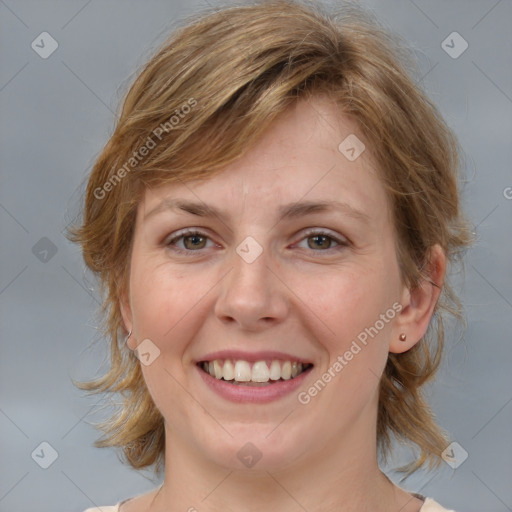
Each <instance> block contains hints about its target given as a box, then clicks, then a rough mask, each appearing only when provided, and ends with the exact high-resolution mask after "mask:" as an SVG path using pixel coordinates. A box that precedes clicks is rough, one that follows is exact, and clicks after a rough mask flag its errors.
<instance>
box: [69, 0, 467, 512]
mask: <svg viewBox="0 0 512 512" xmlns="http://www.w3.org/2000/svg"><path fill="white" fill-rule="evenodd" d="M400 54H401V52H400V50H399V47H398V46H397V44H396V43H395V42H394V40H393V38H392V37H391V36H390V35H389V34H387V33H386V32H385V31H384V30H382V29H381V28H380V27H379V26H378V24H377V23H376V22H375V21H373V20H372V19H371V18H370V17H369V16H368V15H367V14H365V13H363V12H361V11H360V10H354V9H344V10H343V12H342V13H341V15H340V16H334V15H329V14H328V13H325V12H323V11H321V10H320V9H319V8H318V7H315V6H313V5H312V4H310V3H307V4H302V3H300V2H282V1H271V2H259V3H256V4H253V5H251V6H245V7H233V8H227V9H223V10H219V11H213V10H212V11H210V12H208V13H206V14H202V15H201V16H199V17H198V18H197V19H194V20H192V21H191V22H190V23H189V24H188V25H187V26H186V27H184V28H182V29H180V30H178V31H177V32H176V33H175V34H174V35H173V36H172V37H171V38H170V39H169V40H168V41H167V42H166V43H165V44H164V45H163V46H162V48H160V49H159V51H158V52H157V53H156V55H155V56H154V57H153V58H152V59H151V60H150V61H149V62H148V64H147V65H146V66H145V67H144V69H143V70H142V71H141V73H140V74H139V76H138V78H137V79H136V81H135V82H134V84H133V85H132V87H131V88H130V90H129V92H128V94H127V97H126V99H125V102H124V105H123V109H122V113H121V116H120V119H119V121H118V124H117V127H116V129H115V131H114V134H113V135H112V137H111V139H110V140H109V141H108V143H107V145H106V147H105V148H104V150H103V152H102V153H101V155H100V156H99V158H98V160H97V162H96V164H95V166H94V168H93V171H92V174H91V176H90V179H89V184H88V190H87V195H86V198H85V210H84V219H83V223H82V225H81V226H77V227H76V228H74V229H73V230H72V232H71V234H70V236H71V238H72V239H73V240H74V241H76V242H79V243H80V244H81V245H82V249H83V254H84V258H85V261H86V264H87V265H88V266H89V268H90V269H92V270H93V271H94V272H95V273H97V275H98V276H99V277H100V279H101V282H102V283H103V285H104V287H105V291H106V292H107V293H106V298H105V302H104V311H105V318H106V324H105V334H106V335H107V336H108V337H109V338H110V339H111V363H112V364H111V369H110V371H109V372H108V373H107V374H106V375H104V376H103V377H101V378H99V379H97V380H95V381H92V382H89V383H81V384H79V385H80V386H81V387H82V388H83V389H88V390H91V391H95V392H110V393H113V392H121V397H122V400H123V403H122V407H121V409H120V410H119V413H118V414H117V415H116V416H114V417H113V418H112V419H111V420H110V421H108V422H106V423H105V424H103V425H101V428H102V429H103V431H104V433H105V435H104V437H103V439H102V440H100V442H98V446H117V447H121V448H122V450H123V454H124V456H125V458H126V461H127V462H128V463H129V464H130V465H131V466H132V467H134V468H136V469H142V468H145V467H150V466H153V465H155V466H156V470H157V471H161V470H162V469H164V471H163V473H164V475H163V485H162V486H161V487H159V488H158V489H155V490H153V491H152V492H150V493H148V494H145V495H141V496H135V497H132V498H130V499H127V500H125V501H123V502H122V503H119V504H117V505H116V506H114V507H102V509H101V510H107V509H108V510H112V511H120V512H138V511H150V512H159V511H163V510H166V511H174V510H176V511H177V510H189V511H193V510H199V511H203V510H204V511H217V510H237V511H243V510H264V509H272V510H281V511H292V510H301V509H302V510H308V511H310V512H313V511H319V510H322V511H326V510H333V511H334V510H336V511H353V510H357V511H363V510H368V511H370V510H371V511H376V510H379V511H381V512H391V511H393V512H398V511H401V512H418V511H421V512H432V511H443V510H446V509H445V508H443V507H441V506H440V505H439V504H437V503H436V502H435V501H434V500H433V499H431V498H426V497H424V496H421V495H419V494H411V493H408V492H406V491H405V490H403V489H401V488H400V487H398V486H396V485H395V484H394V483H393V482H391V481H390V480H389V479H388V478H387V477H386V476H385V475H384V473H383V472H382V471H381V469H380V468H379V464H378V456H379V455H382V456H383V457H384V458H385V457H386V455H388V454H389V452H390V449H391V441H392V438H393V437H395V438H397V439H399V440H402V441H406V442H410V443H412V444H413V445H415V446H416V447H417V448H418V453H419V455H418V458H417V460H416V461H414V462H413V463H411V464H410V465H409V466H407V467H405V468H401V469H402V470H403V471H405V472H406V473H407V474H410V473H411V472H413V471H415V470H416V469H418V468H420V467H422V466H427V467H429V468H435V467H436V466H438V465H439V464H440V462H441V458H440V455H441V452H442V451H443V450H444V448H445V447H446V446H447V445H448V443H449V440H448V439H447V438H446V436H445V434H444V433H443V432H442V431H441V430H440V428H439V427H438V426H437V425H436V423H435V420H434V418H433V415H432V412H431V410H430V409H429V407H428V405H427V404H426V402H425V401H424V399H423V397H422V393H421V386H422V385H423V384H424V383H425V382H427V381H428V380H430V379H431V378H432V377H433V376H434V374H435V372H436V369H437V367H438V365H439V361H440V356H441V349H442V345H443V318H444V314H445V313H447V312H455V313H456V312H457V308H458V301H457V298H456V297H455V296H454V294H453V293H452V291H451V290H450V287H449V286H448V284H447V282H446V279H445V276H446V268H447V265H448V264H450V263H453V262H454V261H455V260H456V259H457V256H458V254H459V253H460V251H461V250H462V249H464V248H465V247H466V246H467V245H468V243H469V241H470V239H469V235H468V231H467V229H466V225H465V222H464V219H463V217H462V214H461V212H460V207H459V199H458V192H457V149H456V148H457V146H456V141H455V138H454V136H453V134H452V133H451V132H450V131H449V129H448V128H447V127H446V125H445V124H444V122H443V120H442V118H441V117H440V115H439V113H438V112H437V110H436V108H435V107H434V106H433V105H432V104H431V103H430V102H429V100H428V99H427V98H426V97H425V95H424V94H423V93H422V92H421V91H420V90H419V88H418V87H417V86H416V85H415V84H414V82H413V80H412V79H411V78H410V77H409V76H408V74H407V73H406V71H405V66H406V64H405V63H404V62H403V61H402V60H401V57H400ZM91 510H96V509H91Z"/></svg>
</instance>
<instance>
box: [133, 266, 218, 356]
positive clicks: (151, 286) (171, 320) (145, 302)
mask: <svg viewBox="0 0 512 512" xmlns="http://www.w3.org/2000/svg"><path fill="white" fill-rule="evenodd" d="M204 281H205V280H204V279H203V280H200V279H199V278H197V277H194V276H193V275H187V277H186V278H185V277H184V276H183V274H180V273H179V272H176V271H175V270H173V269H172V268H170V267H169V265H166V264H157V265H151V261H147V262H146V264H145V265H134V266H133V272H132V276H131V284H130V292H131V303H132V309H133V317H134V326H135V329H136V332H137V335H138V336H139V337H141V336H143V337H144V338H150V339H151V340H153V341H154V342H155V343H156V344H157V345H158V346H159V347H161V349H162V350H163V349H165V345H164V343H169V340H173V342H174V341H178V340H177V338H176V336H175V335H176V334H177V333H178V330H179V331H180V337H181V330H182V329H183V326H184V325H186V324H187V322H186V317H187V315H189V314H191V312H193V311H194V310H195V308H196V306H197V305H198V304H199V303H200V301H201V297H204V295H205V294H206V293H207V291H208V288H207V285H206V284H205V282H204ZM178 326H179V329H178ZM173 334H174V335H173ZM173 346H176V345H175V343H173Z"/></svg>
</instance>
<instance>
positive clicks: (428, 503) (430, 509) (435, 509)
mask: <svg viewBox="0 0 512 512" xmlns="http://www.w3.org/2000/svg"><path fill="white" fill-rule="evenodd" d="M122 503H123V502H120V503H118V504H117V505H114V506H113V507H95V508H88V509H87V510H86V511H85V512H119V506H120V505H121V504H122ZM420 512H455V511H454V510H448V509H447V508H444V507H442V506H441V505H439V503H436V502H435V501H434V500H433V499H431V498H425V503H423V506H422V507H421V509H420Z"/></svg>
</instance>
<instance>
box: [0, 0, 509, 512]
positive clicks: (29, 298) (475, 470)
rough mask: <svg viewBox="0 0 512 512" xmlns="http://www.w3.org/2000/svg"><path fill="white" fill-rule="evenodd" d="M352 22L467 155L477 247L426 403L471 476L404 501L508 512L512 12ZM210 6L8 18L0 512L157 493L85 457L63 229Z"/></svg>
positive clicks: (1, 88)
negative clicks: (166, 42)
mask: <svg viewBox="0 0 512 512" xmlns="http://www.w3.org/2000/svg"><path fill="white" fill-rule="evenodd" d="M205 1H206V0H205ZM362 4H363V5H366V6H368V7H371V8H372V9H374V10H375V12H376V13H377V15H378V16H379V17H380V19H381V20H382V21H383V22H384V23H385V24H386V25H387V26H388V27H389V28H391V29H393V30H394V31H396V32H398V33H400V34H402V35H403V36H404V37H405V39H406V40H407V42H408V44H409V45H410V46H412V47H413V48H415V50H416V52H417V54H418V58H419V61H420V68H421V75H422V76H420V77H418V79H421V80H423V83H424V84H425V86H426V87H427V90H428V91H429V93H430V96H431V97H432V98H433V100H434V101H435V102H436V103H437V104H438V105H439V106H440V108H441V110H442V112H443V114H444V115H445V116H446V119H447V121H448V123H449V124H450V126H452V127H453V128H454V130H455V131H456V133H457V135H458V136H459V138H460V141H461V143H462V146H463V147H464V150H465V169H466V184H465V186H464V188H463V194H464V202H465V205H466V208H467V211H468V213H469V216H470V218H471V220H472V222H473V223H474V225H475V226H476V232H477V235H478V243H477V245H476V246H475V247H474V248H473V249H472V250H471V251H470V252H469V253H468V255H467V263H466V273H465V276H455V278H456V282H457V283H458V285H457V288H458V291H459V292H460V293H461V295H462V299H463V302H464V305H465V308H466V314H467V319H468V327H467V330H466V331H465V333H464V334H463V336H462V340H461V339H460V338H461V334H460V332H459V331H455V330H454V331H450V333H449V337H448V338H449V339H448V346H447V352H446V354H447V357H446V359H445V362H444V364H443V367H442V369H441V371H440V373H439V378H438V380H437V382H436V383H435V385H433V386H431V387H430V388H429V394H430V397H431V402H432V404H433V407H434V410H435V412H436V414H437V416H438V419H439V422H440V424H441V425H442V426H443V427H444V428H445V429H446V430H447V431H448V432H449V433H450V436H451V438H452V440H454V441H457V442H458V443H459V444H460V445H461V446H462V447H463V448H464V450H465V451H467V453H468V458H467V460H466V461H465V462H464V463H462V464H461V465H460V466H459V467H458V468H457V469H455V470H453V469H451V468H450V467H449V466H448V465H447V464H446V465H444V468H443V470H441V471H440V472H438V473H430V474H429V473H418V474H416V475H415V476H414V477H412V478H411V479H409V480H408V481H406V482H405V483H403V484H402V485H403V486H404V487H406V488H408V489H410V490H413V491H418V492H421V493H422V494H426V495H428V496H432V497H434V498H435V499H436V500H438V501H439V502H441V503H443V504H444V505H445V506H447V507H449V508H455V509H456V510H457V511H459V512H477V511H478V512H480V511H484V510H485V511H486V512H498V511H500V512H501V511H506V510H512V486H511V485H510V484H511V481H512V480H511V478H512V462H511V461H512V457H511V455H512V443H511V437H512V436H511V425H512V423H511V419H512V372H511V371H510V364H511V362H512V361H511V345H510V341H511V339H510V338H511V336H510V332H511V328H512V325H511V320H510V318H511V316H512V315H511V313H512V311H511V310H512V278H511V275H512V273H511V271H510V262H511V256H512V254H511V252H512V251H511V234H512V229H511V228H512V226H511V221H512V215H511V209H512V200H511V199H510V198H511V197H512V189H511V188H509V187H512V175H511V173H510V163H511V160H512V158H511V147H512V144H511V142H512V138H511V133H512V67H511V66H510V56H511V54H512V52H511V49H512V48H511V47H512V39H511V37H510V21H511V20H512V2H510V1H509V0H503V1H496V0H489V1H488V0H482V1H467V0H466V1H464V0H459V1H445V0H443V1H441V0H437V1H427V0H423V1H420V0H414V1H413V0H385V1H378V0H365V1H364V2H362ZM205 5H206V4H205V3H203V2H201V1H199V0H198V1H195V2H185V1H176V0H165V1H163V0H151V1H142V0H139V1H134V0H132V1H127V0H111V1H100V0H89V1H87V0H83V1H63V0H53V1H42V0H37V1H27V0H0V44H1V46H0V47H1V52H2V53H1V61H0V102H1V118H0V165H1V187H0V228H1V233H2V238H1V239H2V243H1V244H0V311H1V313H0V315H1V316H0V322H1V324H0V329H1V330H0V332H1V341H2V352H1V359H0V383H1V395H0V432H1V462H0V464H1V475H2V478H1V480H0V511H2V512H4V511H5V512H7V511H9V512H13V511H19V512H22V511H35V510H38V511H39V512H47V511H48V512H49V511H52V512H71V511H83V510H84V509H85V508H87V507H92V506H94V505H106V504H114V503H116V502H117V501H118V500H119V499H121V498H126V497H129V496H132V495H134V494H138V493H141V492H145V491H147V490H149V489H151V488H153V487H155V486H156V485H157V484H158V483H159V482H157V481H151V480H150V476H151V474H150V473H137V472H135V471H132V470H130V469H128V468H127V467H125V466H123V465H122V464H121V463H120V462H119V460H118V458H117V456H116V454H115V452H114V451H112V450H110V449H97V448H94V447H93V446H92V443H93V441H94V439H95V438H96V437H97V436H98V433H97V432H96V431H95V430H94V429H93V427H92V426H91V425H90V422H91V421H97V420H99V419H100V418H101V417H104V416H105V414H107V413H108V409H103V408H102V406H103V405H105V406H107V405H108V402H105V400H102V399H100V398H87V397H84V396H83V393H82V392H80V391H79V390H77V389H75V388H74V387H73V385H72V383H71V380H70V378H71V377H74V378H77V379H81V378H86V377H91V376H92V375H93V374H95V373H96V372H97V370H98V367H99V364H100V363H101V361H102V360H103V358H104V356H105V354H106V352H105V350H104V349H103V348H102V344H101V343H100V344H96V345H93V346H92V348H91V342H92V341H93V340H95V339H97V338H98V336H99V335H98V332H97V329H96V326H97V322H98V319H97V307H98V304H99V302H98V294H97V289H96V285H95V282H94V280H93V279H92V278H91V276H89V275H88V274H87V273H86V272H85V271H84V266H83V263H82V259H81V255H80V252H79V249H78V247H75V246H73V245H72V244H70V243H69V242H68V241H67V240H66V239H65V238H64V236H63V229H64V228H65V226H66V225H67V224H68V223H69V222H70V221H71V220H72V219H73V218H74V216H75V215H76V214H77V212H78V200H79V198H80V194H81V192H82V191H83V186H84V180H85V177H86V175H87V173H88V172H89V170H90V168H91V165H92V163H93V161H94V159H95V157H96V156H97V154H98V152H99V151H100V149H101V148H102V146H103V144H104V143H105V142H106V140H107V138H108V136H109V134H110V133H111V130H112V128H113V126H114V121H115V114H114V112H115V111H116V108H117V104H118V100H119V99H120V97H121V96H122V93H123V92H124V90H125V86H126V84H127V83H129V80H130V79H131V77H132V76H133V73H134V72H135V70H136V69H137V67H138V66H140V65H141V64H142V63H143V62H144V61H145V60H146V58H147V57H148V56H149V54H150V52H151V51H152V49H153V48H155V46H156V45H157V44H158V43H159V42H161V41H162V40H163V38H164V37H165V36H166V34H167V33H168V32H169V30H171V29H172V28H173V27H174V26H175V24H176V20H178V19H179V18H182V17H183V16H185V15H186V14H188V13H190V12H192V11H194V10H196V8H197V7H203V6H205ZM43 31H47V32H49V33H50V34H51V36H52V37H53V38H54V39H55V40H56V41H57V42H58V45H59V46H58V48H57V50H56V51H55V52H54V53H53V54H52V55H51V56H49V57H48V58H47V59H43V58H41V57H40V56H39V54H38V53H36V52H35V51H34V50H33V49H32V48H31V43H32V41H34V40H35V39H36V38H37V36H39V34H40V33H41V32H43ZM453 31H457V32H458V33H460V34H461V35H462V37H463V38H464V39H465V40H466V41H467V42H468V44H469V47H468V49H467V50H466V51H465V52H464V53H463V54H462V55H460V57H458V58H456V59H454V58H452V57H451V56H450V55H448V53H446V52H445V51H444V50H443V48H442V46H441V43H442V41H443V40H444V39H445V38H446V37H447V36H448V35H449V34H450V33H452V32H453ZM459 44H460V41H458V42H456V43H454V45H455V50H456V49H458V48H460V46H458V45H459ZM46 48H48V46H46ZM41 239H43V240H42V241H41ZM48 240H49V241H48ZM45 251H46V252H45ZM55 251H56V252H55ZM104 369H105V368H104ZM43 441H45V442H48V443H49V444H50V445H51V446H52V447H53V448H54V449H55V450H56V451H57V452H58V458H57V459H56V460H55V461H54V462H53V464H52V465H51V466H50V467H49V468H48V469H43V468H42V467H40V465H39V464H44V462H45V461H46V462H49V461H50V459H49V457H51V453H50V451H49V449H47V448H45V447H44V446H43V452H41V448H38V447H39V445H40V443H41V442H43ZM36 448H37V450H36ZM34 450H36V451H35V452H34ZM45 450H46V451H45ZM33 452H34V453H35V455H34V456H33V457H32V456H31V454H32V453H33ZM38 453H39V457H37V454H38ZM402 456H403V454H399V456H398V457H397V459H396V460H395V461H394V462H400V457H402ZM457 456H458V457H460V456H459V455H457ZM35 460H37V461H38V462H39V464H38V463H36V462H35ZM393 478H394V476H393Z"/></svg>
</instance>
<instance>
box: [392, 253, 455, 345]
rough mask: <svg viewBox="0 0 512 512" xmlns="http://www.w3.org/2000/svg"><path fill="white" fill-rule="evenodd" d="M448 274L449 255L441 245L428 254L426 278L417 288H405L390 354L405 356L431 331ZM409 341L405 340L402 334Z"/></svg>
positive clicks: (394, 328) (394, 327)
mask: <svg viewBox="0 0 512 512" xmlns="http://www.w3.org/2000/svg"><path fill="white" fill-rule="evenodd" d="M445 274H446V256H445V254H444V251H443V249H442V247H441V246H440V245H438V244H436V245H434V246H432V247H431V248H430V250H429V253H428V255H427V269H426V274H425V277H424V278H423V279H422V281H421V282H420V283H419V284H418V286H416V287H415V288H413V289H409V288H407V287H404V290H403V292H402V297H401V301H400V304H401V305H402V309H401V311H400V313H399V314H398V316H397V317H396V318H397V319H396V321H395V324H394V326H393V335H392V336H393V337H392V339H391V342H390V344H389V351H390V352H393V353H395V354H401V353H402V352H406V351H407V350H409V349H410V348H412V347H413V346H414V345H416V343H418V341H420V339H421V338H422V337H423V336H424V334H425V332H426V331H427V328H428V325H429V323H430V319H431V318H432V315H433V314H434V311H435V308H436V305H437V301H438V300H439V295H440V294H441V288H442V286H443V282H444V278H445ZM402 334H404V335H405V337H406V339H405V340H404V341H402V340H401V339H400V335H402Z"/></svg>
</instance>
